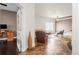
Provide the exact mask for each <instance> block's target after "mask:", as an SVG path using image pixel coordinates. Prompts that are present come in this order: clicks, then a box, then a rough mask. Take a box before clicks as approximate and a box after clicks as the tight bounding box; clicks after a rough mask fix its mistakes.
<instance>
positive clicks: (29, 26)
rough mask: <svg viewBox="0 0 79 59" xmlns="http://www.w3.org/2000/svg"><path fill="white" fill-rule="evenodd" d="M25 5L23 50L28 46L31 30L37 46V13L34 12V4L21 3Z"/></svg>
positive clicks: (23, 12)
mask: <svg viewBox="0 0 79 59" xmlns="http://www.w3.org/2000/svg"><path fill="white" fill-rule="evenodd" d="M20 5H21V6H23V9H22V18H23V19H22V39H21V40H22V51H25V50H26V49H27V48H28V35H29V32H32V40H33V47H34V46H35V43H34V38H35V35H34V34H35V28H34V27H35V23H34V22H35V13H34V11H35V10H34V4H30V3H27V4H23V3H21V4H20Z"/></svg>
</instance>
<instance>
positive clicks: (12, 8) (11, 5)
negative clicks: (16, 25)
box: [0, 3, 18, 12]
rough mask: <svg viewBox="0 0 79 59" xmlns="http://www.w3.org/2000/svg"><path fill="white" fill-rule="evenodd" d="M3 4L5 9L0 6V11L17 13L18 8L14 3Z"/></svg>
mask: <svg viewBox="0 0 79 59" xmlns="http://www.w3.org/2000/svg"><path fill="white" fill-rule="evenodd" d="M5 4H7V7H5V6H2V5H0V9H3V10H8V11H14V12H17V9H18V7H17V5H16V4H15V3H5Z"/></svg>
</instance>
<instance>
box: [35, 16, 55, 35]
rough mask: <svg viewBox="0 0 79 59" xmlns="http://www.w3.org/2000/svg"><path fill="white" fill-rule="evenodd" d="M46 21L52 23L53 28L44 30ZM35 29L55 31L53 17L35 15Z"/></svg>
mask: <svg viewBox="0 0 79 59" xmlns="http://www.w3.org/2000/svg"><path fill="white" fill-rule="evenodd" d="M46 23H52V24H53V25H52V29H53V30H46ZM35 24H36V25H35V30H42V31H45V32H51V33H55V19H51V18H45V17H39V16H37V17H35Z"/></svg>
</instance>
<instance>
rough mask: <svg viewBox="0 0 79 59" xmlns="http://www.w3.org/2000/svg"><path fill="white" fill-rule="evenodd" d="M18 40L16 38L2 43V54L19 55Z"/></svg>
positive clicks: (0, 51)
mask: <svg viewBox="0 0 79 59" xmlns="http://www.w3.org/2000/svg"><path fill="white" fill-rule="evenodd" d="M17 54H18V48H17V41H16V39H15V40H14V41H11V42H7V41H4V42H3V43H0V55H17Z"/></svg>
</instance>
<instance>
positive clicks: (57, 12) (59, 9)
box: [35, 3, 72, 18]
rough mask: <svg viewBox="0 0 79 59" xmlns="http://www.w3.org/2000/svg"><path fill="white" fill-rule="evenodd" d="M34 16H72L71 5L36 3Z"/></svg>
mask: <svg viewBox="0 0 79 59" xmlns="http://www.w3.org/2000/svg"><path fill="white" fill-rule="evenodd" d="M35 14H36V16H42V17H49V18H57V17H58V18H61V17H66V16H72V4H71V3H38V4H36V6H35Z"/></svg>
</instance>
